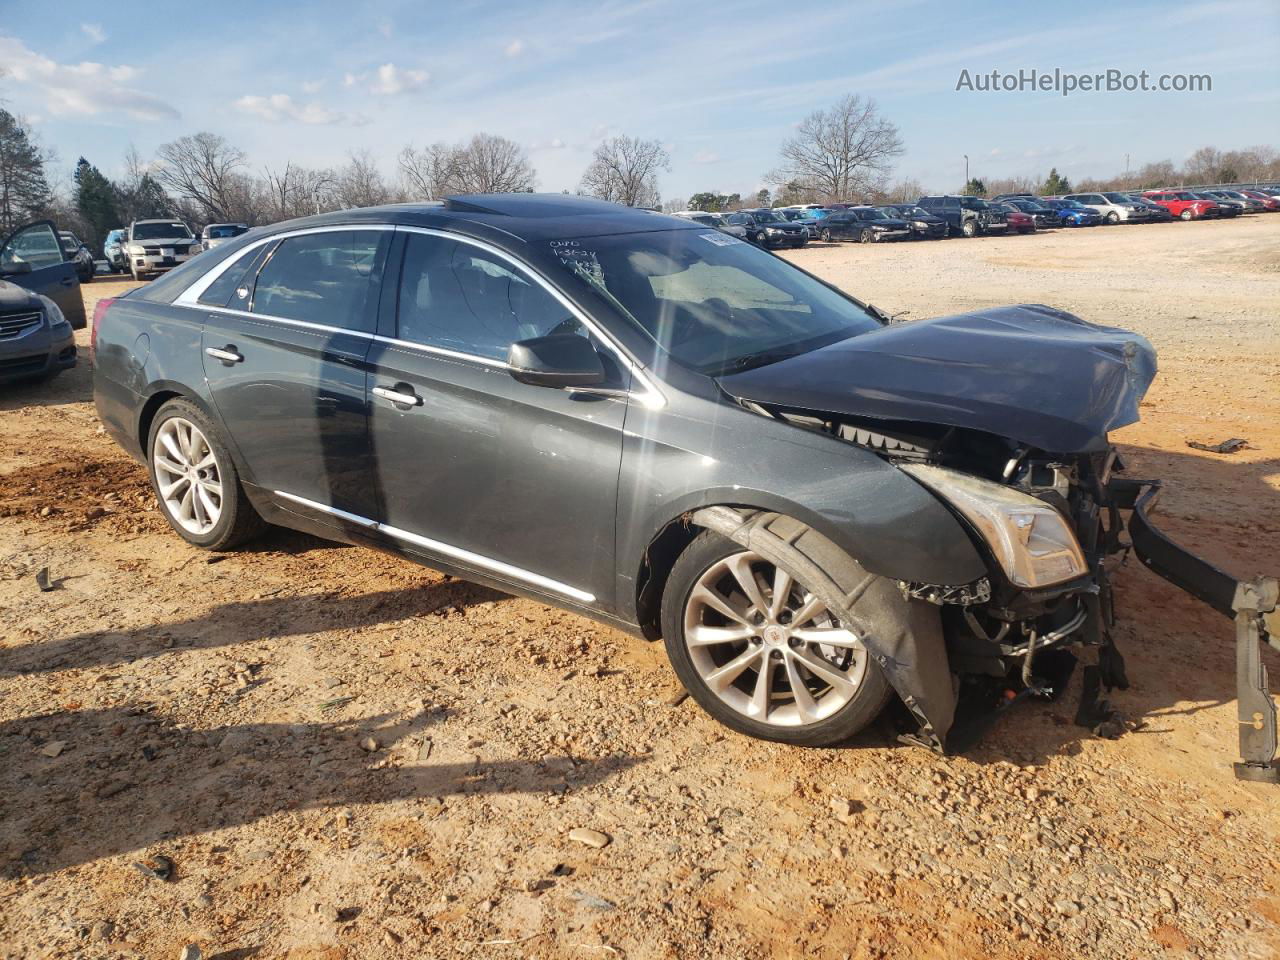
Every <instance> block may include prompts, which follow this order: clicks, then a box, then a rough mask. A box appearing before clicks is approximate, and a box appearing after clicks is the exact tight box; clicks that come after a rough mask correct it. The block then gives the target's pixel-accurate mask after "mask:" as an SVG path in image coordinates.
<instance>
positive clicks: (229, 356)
mask: <svg viewBox="0 0 1280 960" xmlns="http://www.w3.org/2000/svg"><path fill="white" fill-rule="evenodd" d="M204 352H205V353H207V354H208V355H209V356H211V357H213V358H214V359H215V360H221V361H222V362H223V363H225V364H227V365H228V366H230V365H231V364H233V363H242V362H243V361H244V356H243V355H242V354H241V353H240V352H239V351H238V350H236V348H235V347H233V346H232V345H231V344H227V345H226V346H225V347H205V348H204Z"/></svg>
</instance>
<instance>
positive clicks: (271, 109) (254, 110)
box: [233, 93, 369, 126]
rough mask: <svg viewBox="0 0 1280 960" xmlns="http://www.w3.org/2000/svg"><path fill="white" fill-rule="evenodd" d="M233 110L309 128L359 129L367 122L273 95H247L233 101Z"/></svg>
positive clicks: (279, 95) (365, 119) (322, 106)
mask: <svg viewBox="0 0 1280 960" xmlns="http://www.w3.org/2000/svg"><path fill="white" fill-rule="evenodd" d="M233 106H234V107H235V108H236V109H237V110H239V111H240V112H241V113H244V114H248V115H249V116H253V117H259V118H261V119H263V120H266V121H268V122H269V123H283V122H284V121H286V120H293V121H295V122H297V123H306V124H310V125H312V126H320V125H333V124H349V125H352V126H359V125H361V124H365V123H368V122H369V120H368V118H367V117H363V116H360V115H358V114H357V115H353V114H349V113H342V112H341V111H338V110H330V109H329V108H328V107H326V106H324V105H322V104H319V103H298V102H297V101H295V100H294V99H293V97H291V96H289V94H287V93H273V94H271V95H270V96H266V97H262V96H258V95H256V94H247V95H245V96H243V97H241V98H240V99H239V100H237V101H236V102H235V103H234V104H233Z"/></svg>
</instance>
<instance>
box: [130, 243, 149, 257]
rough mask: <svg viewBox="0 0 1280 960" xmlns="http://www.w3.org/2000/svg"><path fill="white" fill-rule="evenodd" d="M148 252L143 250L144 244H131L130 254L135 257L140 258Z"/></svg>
mask: <svg viewBox="0 0 1280 960" xmlns="http://www.w3.org/2000/svg"><path fill="white" fill-rule="evenodd" d="M146 252H147V251H146V250H145V249H144V248H143V246H142V244H140V243H131V244H129V253H131V254H132V255H133V256H135V257H140V256H142V255H143V254H144V253H146Z"/></svg>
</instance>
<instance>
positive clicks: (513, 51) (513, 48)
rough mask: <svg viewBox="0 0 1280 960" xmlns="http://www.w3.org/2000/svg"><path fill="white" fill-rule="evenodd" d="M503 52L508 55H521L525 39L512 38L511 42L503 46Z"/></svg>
mask: <svg viewBox="0 0 1280 960" xmlns="http://www.w3.org/2000/svg"><path fill="white" fill-rule="evenodd" d="M502 52H503V53H505V54H506V55H507V56H508V57H518V56H520V54H522V53H524V41H523V40H512V41H511V42H510V43H508V44H507V45H506V46H505V47H503V48H502Z"/></svg>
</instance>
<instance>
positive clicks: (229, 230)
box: [200, 223, 249, 250]
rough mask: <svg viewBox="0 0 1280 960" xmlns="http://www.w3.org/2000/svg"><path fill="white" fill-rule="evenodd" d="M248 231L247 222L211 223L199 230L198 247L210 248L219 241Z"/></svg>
mask: <svg viewBox="0 0 1280 960" xmlns="http://www.w3.org/2000/svg"><path fill="white" fill-rule="evenodd" d="M248 232H249V225H248V224H247V223H211V224H209V225H208V226H206V227H205V228H204V229H203V230H201V231H200V249H202V250H212V249H213V248H214V247H216V246H218V244H220V243H226V242H227V241H228V240H233V239H235V238H236V237H238V236H240V234H242V233H248Z"/></svg>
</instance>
